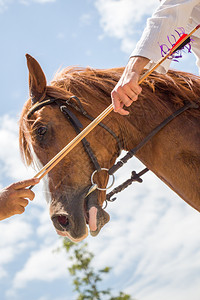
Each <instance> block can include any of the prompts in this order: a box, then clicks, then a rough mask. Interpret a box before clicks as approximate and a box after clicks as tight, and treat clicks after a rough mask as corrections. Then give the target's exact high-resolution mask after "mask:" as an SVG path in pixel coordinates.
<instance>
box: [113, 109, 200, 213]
mask: <svg viewBox="0 0 200 300" xmlns="http://www.w3.org/2000/svg"><path fill="white" fill-rule="evenodd" d="M144 109H145V110H146V112H148V111H149V112H148V113H144V114H143V115H142V113H141V110H138V108H137V107H136V108H135V109H134V104H133V108H132V113H131V114H130V117H128V118H127V117H125V118H126V120H125V118H124V117H122V118H124V120H123V121H122V122H119V124H120V125H119V126H120V130H121V138H122V140H123V142H124V146H125V147H124V150H126V151H129V150H130V149H132V148H134V147H135V146H137V145H138V144H139V143H140V142H141V141H142V140H143V139H144V138H145V137H146V136H147V134H149V133H150V132H151V130H152V129H153V128H155V126H157V125H159V124H160V123H161V122H162V121H163V120H164V119H165V117H164V116H162V114H161V115H159V114H158V115H157V116H156V118H154V117H153V118H152V115H151V113H152V114H153V115H155V111H154V112H153V111H152V109H154V108H153V107H145V108H144ZM137 113H138V114H139V115H138V114H137ZM167 114H168V113H167ZM166 116H167V115H166ZM153 119H156V120H155V121H154V120H153ZM151 120H152V121H151ZM194 129H195V130H194ZM197 136H198V138H197ZM199 137H200V121H199V120H198V119H195V118H193V119H192V120H190V121H188V117H187V116H186V114H185V115H184V114H183V115H181V116H179V117H178V118H176V119H174V120H173V121H172V122H171V123H170V124H169V125H167V126H166V127H165V128H164V129H162V130H161V131H160V132H159V133H158V134H156V136H154V137H153V138H152V139H151V140H150V141H149V142H148V143H147V144H146V145H145V146H143V147H142V149H141V150H139V151H138V152H137V153H136V157H137V158H138V159H139V160H140V161H142V162H143V163H144V165H145V166H146V167H148V168H149V169H150V170H151V171H153V172H154V173H155V174H156V175H157V176H158V177H159V178H160V179H161V180H162V181H164V182H165V183H166V184H167V185H168V186H169V187H170V188H171V189H172V190H174V191H175V192H176V193H177V194H178V195H179V196H180V197H182V198H183V199H184V200H185V201H186V202H188V203H189V204H190V205H191V206H193V207H194V208H196V209H197V210H198V211H200V185H199V180H198V178H199V175H198V174H199V169H200V147H199V146H200V145H199V141H200V139H199ZM191 186H193V188H191Z"/></svg>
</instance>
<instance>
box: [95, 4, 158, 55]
mask: <svg viewBox="0 0 200 300" xmlns="http://www.w3.org/2000/svg"><path fill="white" fill-rule="evenodd" d="M95 5H96V8H97V10H98V12H99V14H100V25H101V27H102V28H103V31H104V34H105V35H107V36H110V37H115V38H117V39H120V40H121V48H122V50H123V51H124V52H126V53H129V54H130V52H131V51H132V50H133V47H134V45H135V43H136V40H137V34H138V32H139V33H141V30H142V29H143V26H144V22H145V21H144V20H145V19H144V18H147V17H148V16H150V15H151V14H152V12H153V11H154V9H155V8H156V6H157V5H158V2H157V1H155V0H148V1H146V0H140V1H132V0H96V2H95ZM147 12H148V13H147ZM142 21H143V22H142Z"/></svg>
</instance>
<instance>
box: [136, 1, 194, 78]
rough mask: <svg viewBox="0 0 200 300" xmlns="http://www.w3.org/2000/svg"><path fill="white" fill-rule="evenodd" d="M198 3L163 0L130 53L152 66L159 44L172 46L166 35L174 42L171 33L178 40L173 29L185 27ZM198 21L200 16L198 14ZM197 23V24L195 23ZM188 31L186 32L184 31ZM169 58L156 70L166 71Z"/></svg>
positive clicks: (157, 59) (157, 57) (156, 58)
mask: <svg viewBox="0 0 200 300" xmlns="http://www.w3.org/2000/svg"><path fill="white" fill-rule="evenodd" d="M199 4H200V0H189V1H188V0H164V1H162V3H161V5H160V6H159V7H158V8H157V9H156V11H155V12H154V14H153V15H152V17H151V18H149V19H148V20H147V25H146V28H145V30H144V32H143V34H142V37H141V39H140V40H139V42H138V43H137V45H136V48H135V49H134V51H133V52H132V54H131V57H132V56H143V57H146V58H148V59H150V63H149V64H148V65H147V67H148V68H150V67H152V66H153V65H154V64H155V63H156V62H158V61H159V60H160V58H161V57H162V55H161V48H160V45H163V44H165V45H167V46H168V47H169V48H171V47H172V46H171V45H170V42H169V41H168V36H169V37H170V38H171V39H172V42H174V38H173V35H174V36H176V39H177V40H178V38H179V35H178V34H177V33H176V31H175V30H178V28H181V27H182V28H184V29H185V30H186V29H187V25H188V22H189V19H190V17H191V14H192V11H193V9H194V7H195V6H198V5H199ZM199 21H200V16H199ZM197 25H198V24H197ZM186 33H188V32H186ZM170 63H171V60H170V59H167V60H166V61H165V62H164V63H163V64H162V66H160V67H159V68H158V69H157V71H158V72H160V73H166V72H167V71H168V69H169V66H170Z"/></svg>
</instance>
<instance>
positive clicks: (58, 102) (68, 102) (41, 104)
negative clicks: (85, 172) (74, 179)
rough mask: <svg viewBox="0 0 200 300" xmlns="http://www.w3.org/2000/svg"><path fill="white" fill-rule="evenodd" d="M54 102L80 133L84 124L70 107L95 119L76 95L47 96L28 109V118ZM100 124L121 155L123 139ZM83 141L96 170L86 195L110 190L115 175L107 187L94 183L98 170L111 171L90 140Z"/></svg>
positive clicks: (88, 117)
mask: <svg viewBox="0 0 200 300" xmlns="http://www.w3.org/2000/svg"><path fill="white" fill-rule="evenodd" d="M72 100H74V101H73V102H72ZM63 101H65V103H63ZM53 103H54V104H56V105H57V106H58V107H59V109H60V111H61V112H62V113H63V114H64V115H65V117H66V118H67V120H68V121H69V122H70V124H71V125H72V127H73V128H74V130H75V131H76V133H77V134H79V133H80V132H81V129H82V128H83V125H82V123H81V122H80V120H79V119H78V118H77V117H76V115H75V114H74V113H73V112H72V111H71V110H70V109H69V108H73V109H75V110H76V111H77V112H79V113H80V114H81V115H83V116H84V117H86V118H87V119H89V120H90V121H93V120H94V118H93V117H92V116H91V115H89V114H88V113H87V111H86V110H85V109H84V107H83V106H82V104H81V101H80V99H79V98H78V97H76V96H71V97H70V98H69V99H68V100H64V99H59V98H52V97H48V98H45V99H44V100H42V101H40V102H37V103H36V104H34V105H33V106H32V107H31V108H30V110H29V111H28V114H27V118H28V119H29V118H30V117H31V116H32V115H33V114H34V112H36V111H38V110H39V109H41V108H42V107H44V106H47V105H51V104H53ZM98 125H99V126H100V127H102V128H103V129H105V130H106V131H107V132H108V133H109V134H111V135H112V136H113V138H114V139H115V140H116V144H117V149H118V156H119V155H120V153H121V151H122V144H121V141H120V139H119V137H118V136H117V135H116V134H115V132H114V131H113V130H111V129H110V128H109V127H108V126H106V125H105V124H104V123H102V122H100V123H99V124H98ZM81 142H82V144H83V147H84V150H85V151H86V153H87V155H88V157H89V159H90V161H91V162H92V164H93V166H94V172H93V173H92V175H91V182H92V186H91V188H90V189H89V191H88V193H87V195H86V196H88V195H89V194H90V193H91V192H93V191H94V190H95V189H98V190H100V191H106V190H108V189H109V188H111V187H112V186H113V184H114V175H111V176H112V178H113V180H112V183H111V185H110V186H108V187H106V188H102V187H99V186H98V185H97V184H95V183H94V176H95V174H96V173H97V172H100V171H106V172H109V169H107V168H102V167H101V166H100V164H99V162H98V159H97V157H96V155H95V154H94V152H93V150H92V148H91V146H90V143H89V142H88V140H87V139H86V138H83V139H82V140H81Z"/></svg>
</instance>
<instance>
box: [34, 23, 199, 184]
mask: <svg viewBox="0 0 200 300" xmlns="http://www.w3.org/2000/svg"><path fill="white" fill-rule="evenodd" d="M199 28H200V24H199V25H197V26H196V27H195V28H194V29H193V30H192V31H191V32H190V33H189V34H187V35H184V36H181V37H180V38H179V40H178V41H177V42H176V44H175V45H174V46H173V47H172V49H171V50H170V51H169V53H167V54H166V55H165V56H164V57H162V58H161V59H160V60H159V61H158V62H157V63H156V65H155V66H153V67H152V68H151V69H149V70H148V71H147V72H146V73H145V74H144V75H142V76H141V77H140V80H139V82H138V83H139V84H141V83H142V82H143V81H144V80H145V79H146V78H147V77H148V76H149V75H150V74H151V73H152V72H153V71H154V70H156V68H157V67H158V66H160V65H161V64H162V63H163V62H164V61H165V60H166V59H167V58H168V57H169V56H171V55H172V54H173V53H174V52H175V51H176V50H178V48H179V47H180V46H181V45H182V44H184V42H185V41H186V40H187V39H188V38H189V37H190V36H191V35H192V34H193V33H194V32H195V31H196V30H198V29H199ZM111 111H113V105H112V104H110V105H109V106H108V107H107V108H106V109H105V110H104V111H103V112H102V113H101V114H100V115H99V116H98V117H97V118H96V119H94V120H93V121H92V122H91V123H90V124H89V125H88V126H87V127H86V128H85V129H83V130H82V131H81V132H80V133H79V134H78V135H77V136H76V137H75V138H74V139H73V140H72V141H71V142H70V143H69V144H68V145H66V146H65V147H64V148H63V149H62V150H61V151H60V152H59V153H58V154H57V155H55V156H54V157H53V158H52V159H51V160H50V161H49V162H48V163H47V164H46V165H45V166H44V167H43V168H42V169H41V170H40V171H39V172H38V173H37V174H36V175H35V176H34V177H36V178H39V179H41V178H43V177H44V176H45V175H46V174H47V173H49V171H51V170H52V169H53V168H54V167H55V166H56V165H57V164H58V163H59V162H60V161H61V160H62V159H63V158H64V157H65V156H66V155H67V154H68V153H69V152H70V151H71V150H72V149H73V148H74V147H75V146H76V145H77V144H78V143H79V142H80V141H81V140H82V139H83V138H84V137H85V136H86V135H88V134H89V133H90V131H92V129H94V128H95V127H96V126H97V125H98V124H99V123H100V122H101V121H102V120H103V119H104V118H105V117H106V116H107V115H108V114H109V113H110V112H111Z"/></svg>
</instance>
